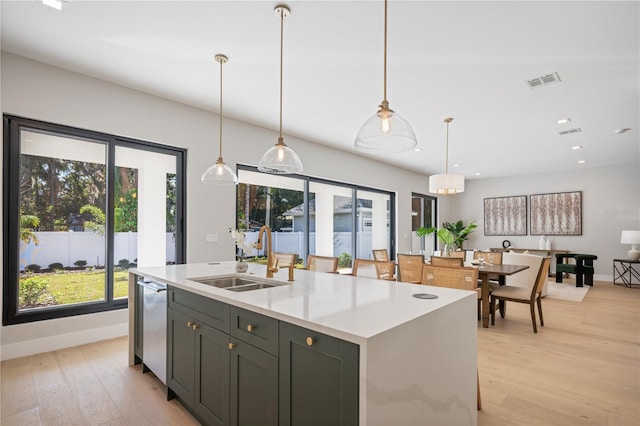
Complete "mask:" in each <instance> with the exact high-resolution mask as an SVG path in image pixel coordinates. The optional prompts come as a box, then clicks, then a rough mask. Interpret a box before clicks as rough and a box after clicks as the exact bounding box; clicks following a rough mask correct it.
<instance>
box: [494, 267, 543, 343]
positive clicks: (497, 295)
mask: <svg viewBox="0 0 640 426" xmlns="http://www.w3.org/2000/svg"><path fill="white" fill-rule="evenodd" d="M550 262H551V258H549V257H545V258H543V259H542V262H541V263H540V268H539V270H538V274H537V276H536V279H535V280H533V281H532V282H531V285H530V287H528V288H527V287H518V286H514V285H509V284H507V285H504V286H500V287H498V288H497V289H495V290H493V291H492V292H491V300H490V304H491V306H495V301H496V300H498V301H501V300H502V301H505V302H518V303H526V304H528V305H529V308H530V311H531V322H532V323H533V332H534V333H537V332H538V327H537V325H536V305H537V306H538V315H539V316H540V326H541V327H544V319H543V317H542V288H543V286H544V284H545V282H546V281H547V275H548V273H549V264H550ZM495 320H496V313H495V309H493V310H492V311H491V325H495V323H496V322H495Z"/></svg>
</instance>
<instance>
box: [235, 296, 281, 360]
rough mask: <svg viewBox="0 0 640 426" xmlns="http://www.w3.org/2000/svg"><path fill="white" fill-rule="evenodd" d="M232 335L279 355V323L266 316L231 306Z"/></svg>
mask: <svg viewBox="0 0 640 426" xmlns="http://www.w3.org/2000/svg"><path fill="white" fill-rule="evenodd" d="M229 309H230V317H231V325H230V328H231V335H232V336H233V337H237V338H238V339H240V340H242V341H244V342H246V343H249V344H251V345H253V346H255V347H257V348H260V349H262V350H263V351H265V352H268V353H270V354H272V355H276V356H277V355H278V324H279V321H278V320H277V319H274V318H269V317H266V316H264V315H261V314H258V313H255V312H251V311H247V310H244V309H241V308H237V307H235V306H230V307H229Z"/></svg>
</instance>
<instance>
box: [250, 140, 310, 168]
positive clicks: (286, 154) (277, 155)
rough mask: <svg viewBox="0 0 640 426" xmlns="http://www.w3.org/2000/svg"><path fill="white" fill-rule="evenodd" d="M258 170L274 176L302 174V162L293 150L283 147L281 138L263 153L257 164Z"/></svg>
mask: <svg viewBox="0 0 640 426" xmlns="http://www.w3.org/2000/svg"><path fill="white" fill-rule="evenodd" d="M258 170H260V171H261V172H265V173H271V174H276V175H285V174H294V173H301V172H302V161H300V157H298V154H296V153H295V151H294V150H292V149H291V148H289V147H288V146H287V145H285V143H284V141H283V139H282V138H278V143H277V144H275V145H274V146H272V147H271V148H269V149H268V150H267V152H265V153H264V155H263V156H262V158H261V159H260V162H259V163H258Z"/></svg>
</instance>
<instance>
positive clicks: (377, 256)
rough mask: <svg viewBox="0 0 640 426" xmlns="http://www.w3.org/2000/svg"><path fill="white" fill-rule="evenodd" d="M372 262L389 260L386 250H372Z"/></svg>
mask: <svg viewBox="0 0 640 426" xmlns="http://www.w3.org/2000/svg"><path fill="white" fill-rule="evenodd" d="M371 252H372V253H373V260H389V252H388V251H387V249H373V250H371Z"/></svg>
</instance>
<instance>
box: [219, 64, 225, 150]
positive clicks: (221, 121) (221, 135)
mask: <svg viewBox="0 0 640 426" xmlns="http://www.w3.org/2000/svg"><path fill="white" fill-rule="evenodd" d="M223 62H224V60H220V126H219V127H220V158H222V64H223Z"/></svg>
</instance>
